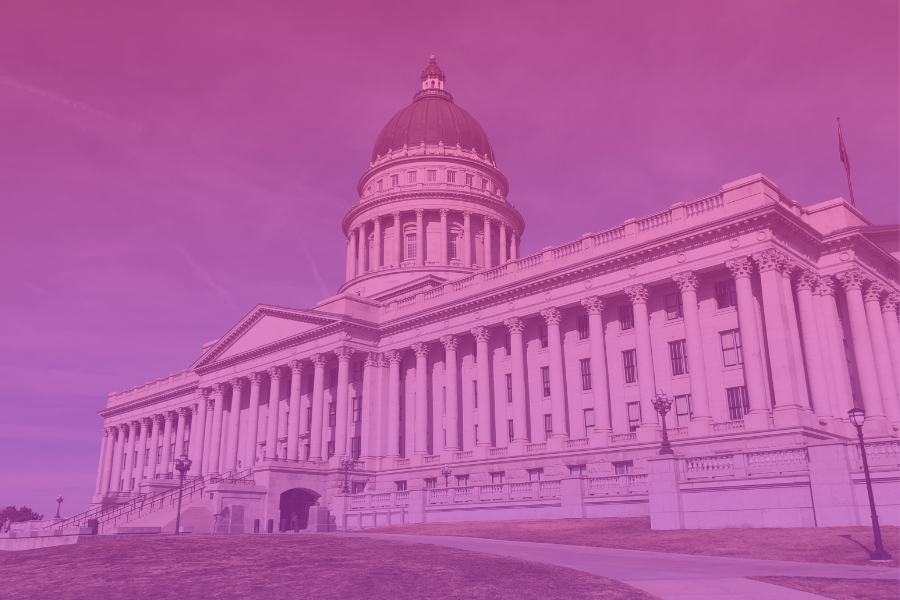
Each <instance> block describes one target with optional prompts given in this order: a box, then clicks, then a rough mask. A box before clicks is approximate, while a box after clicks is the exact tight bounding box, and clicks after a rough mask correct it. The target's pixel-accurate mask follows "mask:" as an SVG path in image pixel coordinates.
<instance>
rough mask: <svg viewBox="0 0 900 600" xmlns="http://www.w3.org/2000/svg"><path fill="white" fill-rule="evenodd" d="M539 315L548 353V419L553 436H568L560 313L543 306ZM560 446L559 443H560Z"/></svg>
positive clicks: (560, 437) (559, 437)
mask: <svg viewBox="0 0 900 600" xmlns="http://www.w3.org/2000/svg"><path fill="white" fill-rule="evenodd" d="M541 316H542V317H543V318H544V321H546V323H547V349H548V351H549V352H548V353H549V355H550V365H549V367H550V415H551V417H550V419H551V420H552V425H553V434H552V435H551V436H550V437H551V440H552V439H553V438H557V439H564V438H568V437H569V434H568V432H567V429H566V384H565V381H566V379H565V367H564V366H563V355H562V338H561V336H560V333H559V323H560V321H562V313H561V312H560V311H559V309H556V308H545V309H543V310H542V311H541ZM560 447H561V444H560Z"/></svg>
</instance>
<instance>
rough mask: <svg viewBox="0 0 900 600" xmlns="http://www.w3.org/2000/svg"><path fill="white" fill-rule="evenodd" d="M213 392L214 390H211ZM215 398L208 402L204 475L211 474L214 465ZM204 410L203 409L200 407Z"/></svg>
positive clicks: (204, 439)
mask: <svg viewBox="0 0 900 600" xmlns="http://www.w3.org/2000/svg"><path fill="white" fill-rule="evenodd" d="M210 391H212V390H210ZM215 409H216V400H215V396H213V397H211V398H207V400H206V428H205V429H204V430H203V473H202V474H203V475H207V474H209V473H210V470H209V465H210V464H211V463H212V446H213V444H212V429H213V420H214V418H213V417H214V416H215ZM200 410H203V407H202V406H201V407H200Z"/></svg>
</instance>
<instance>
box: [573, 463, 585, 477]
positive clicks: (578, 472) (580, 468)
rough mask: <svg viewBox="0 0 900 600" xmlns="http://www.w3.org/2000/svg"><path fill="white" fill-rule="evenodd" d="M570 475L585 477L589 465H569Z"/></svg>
mask: <svg viewBox="0 0 900 600" xmlns="http://www.w3.org/2000/svg"><path fill="white" fill-rule="evenodd" d="M569 475H575V476H576V477H584V476H585V475H587V465H569Z"/></svg>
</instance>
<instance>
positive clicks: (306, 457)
mask: <svg viewBox="0 0 900 600" xmlns="http://www.w3.org/2000/svg"><path fill="white" fill-rule="evenodd" d="M303 460H309V444H303Z"/></svg>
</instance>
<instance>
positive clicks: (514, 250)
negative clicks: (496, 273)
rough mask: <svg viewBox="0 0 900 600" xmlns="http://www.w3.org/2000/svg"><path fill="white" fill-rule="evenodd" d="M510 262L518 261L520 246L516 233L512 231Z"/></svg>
mask: <svg viewBox="0 0 900 600" xmlns="http://www.w3.org/2000/svg"><path fill="white" fill-rule="evenodd" d="M509 238H510V240H509V260H518V258H519V244H518V238H517V237H516V232H515V231H512V232H510V234H509Z"/></svg>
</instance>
